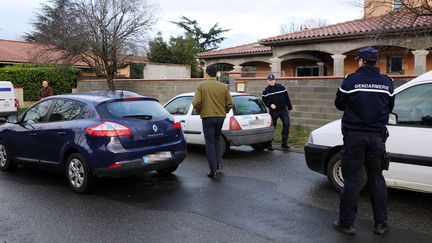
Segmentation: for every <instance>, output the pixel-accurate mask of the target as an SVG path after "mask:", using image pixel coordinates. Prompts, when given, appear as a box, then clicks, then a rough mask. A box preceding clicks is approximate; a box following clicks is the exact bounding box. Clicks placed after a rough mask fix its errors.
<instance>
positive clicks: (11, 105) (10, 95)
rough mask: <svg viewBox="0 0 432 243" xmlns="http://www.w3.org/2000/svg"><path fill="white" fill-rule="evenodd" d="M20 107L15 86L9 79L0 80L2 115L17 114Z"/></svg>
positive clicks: (0, 110) (0, 111)
mask: <svg viewBox="0 0 432 243" xmlns="http://www.w3.org/2000/svg"><path fill="white" fill-rule="evenodd" d="M18 109H19V103H18V100H17V99H16V98H15V91H14V87H13V85H12V83H11V82H9V81H0V117H7V116H9V115H12V114H15V113H16V112H17V111H18Z"/></svg>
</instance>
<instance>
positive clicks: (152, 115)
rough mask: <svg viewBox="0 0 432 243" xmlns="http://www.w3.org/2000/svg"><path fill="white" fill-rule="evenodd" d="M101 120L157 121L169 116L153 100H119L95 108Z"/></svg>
mask: <svg viewBox="0 0 432 243" xmlns="http://www.w3.org/2000/svg"><path fill="white" fill-rule="evenodd" d="M96 109H97V111H98V112H99V115H100V116H101V118H102V119H109V118H124V119H139V120H159V119H164V118H166V117H168V116H169V115H170V114H169V113H168V112H167V111H166V110H165V109H164V108H163V106H162V105H161V104H159V103H158V102H157V101H154V100H121V101H115V102H108V103H103V104H101V105H99V106H98V107H97V108H96Z"/></svg>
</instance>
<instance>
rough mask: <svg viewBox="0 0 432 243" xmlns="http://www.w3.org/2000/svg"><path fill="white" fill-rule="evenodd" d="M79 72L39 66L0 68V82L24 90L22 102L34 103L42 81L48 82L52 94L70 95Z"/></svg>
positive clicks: (71, 69)
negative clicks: (9, 83) (6, 82)
mask: <svg viewBox="0 0 432 243" xmlns="http://www.w3.org/2000/svg"><path fill="white" fill-rule="evenodd" d="M79 74H80V70H79V69H76V68H72V67H68V68H60V67H57V66H52V65H50V66H45V65H44V66H41V65H14V66H7V67H3V68H0V80H4V81H11V82H12V83H13V85H14V87H19V88H23V89H24V100H27V101H35V100H37V96H38V94H39V90H40V89H41V87H42V84H41V83H42V81H43V80H48V82H49V84H50V86H51V87H52V88H53V89H54V94H64V93H70V92H71V90H72V88H74V87H76V81H77V78H78V75H79Z"/></svg>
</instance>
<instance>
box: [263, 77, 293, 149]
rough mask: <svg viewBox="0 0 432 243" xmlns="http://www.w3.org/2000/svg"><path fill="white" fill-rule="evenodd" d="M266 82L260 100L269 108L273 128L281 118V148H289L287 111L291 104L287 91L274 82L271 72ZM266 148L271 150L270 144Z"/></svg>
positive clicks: (290, 108) (274, 78)
mask: <svg viewBox="0 0 432 243" xmlns="http://www.w3.org/2000/svg"><path fill="white" fill-rule="evenodd" d="M267 84H268V86H267V87H266V88H265V89H264V90H263V93H262V100H263V102H264V104H265V105H266V106H267V108H268V109H269V112H270V116H271V117H272V121H273V126H274V127H275V130H276V125H277V120H278V118H280V119H281V120H282V125H283V128H282V148H289V146H288V135H289V126H290V118H289V113H288V111H291V110H292V105H291V101H290V98H289V96H288V91H287V89H286V88H285V87H284V86H283V85H282V84H278V83H276V77H275V76H274V75H273V74H270V75H269V76H268V78H267ZM267 149H268V150H273V147H272V145H271V144H270V146H269V147H268V148H267Z"/></svg>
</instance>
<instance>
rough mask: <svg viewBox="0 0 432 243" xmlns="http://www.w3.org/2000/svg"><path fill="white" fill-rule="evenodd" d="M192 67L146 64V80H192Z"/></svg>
mask: <svg viewBox="0 0 432 243" xmlns="http://www.w3.org/2000/svg"><path fill="white" fill-rule="evenodd" d="M190 77H191V66H190V65H177V64H158V63H146V64H145V66H144V79H146V80H151V79H170V78H190Z"/></svg>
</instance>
